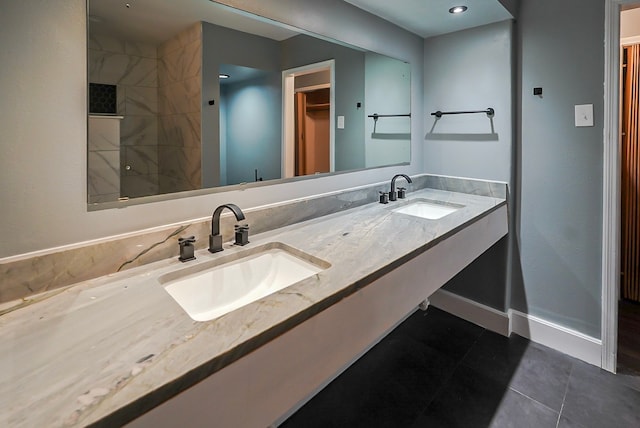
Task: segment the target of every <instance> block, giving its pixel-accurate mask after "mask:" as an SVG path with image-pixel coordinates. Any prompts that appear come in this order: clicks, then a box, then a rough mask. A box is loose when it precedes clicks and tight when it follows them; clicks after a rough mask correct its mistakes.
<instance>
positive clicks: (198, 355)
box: [0, 189, 506, 427]
mask: <svg viewBox="0 0 640 428" xmlns="http://www.w3.org/2000/svg"><path fill="white" fill-rule="evenodd" d="M407 196H408V197H407V199H406V200H404V201H398V202H391V203H389V204H388V205H382V204H378V203H372V204H368V205H365V206H362V207H358V208H354V209H350V210H346V211H343V212H340V213H336V214H331V215H327V216H324V217H320V218H316V219H313V220H309V221H306V222H303V223H298V224H294V225H291V226H287V227H284V228H281V229H277V230H273V231H269V232H265V233H261V234H258V235H255V236H251V237H250V241H251V242H250V244H249V245H247V246H246V247H235V246H233V245H230V243H226V244H225V245H224V247H225V251H224V252H222V253H217V254H210V253H209V252H207V251H206V250H203V251H197V252H196V257H197V260H195V261H192V262H188V263H187V264H182V263H180V262H179V261H178V260H177V259H171V260H163V261H160V262H155V263H152V264H149V265H146V266H141V267H139V268H135V269H131V270H128V271H125V272H120V273H117V274H113V275H107V276H104V277H101V278H97V279H94V280H89V281H84V282H81V283H78V284H76V285H73V286H71V287H67V288H65V289H61V290H58V291H56V292H51V293H49V294H48V295H46V296H43V297H42V298H41V299H39V300H38V301H36V302H35V303H33V304H31V305H28V306H26V307H23V308H21V309H17V310H15V311H12V312H9V313H6V314H4V315H2V316H0V343H1V344H2V346H1V347H0V366H1V367H2V370H1V371H0V402H1V403H2V409H3V411H2V412H1V413H0V426H11V427H33V426H84V425H90V424H95V425H98V426H116V425H120V424H123V423H126V422H128V421H130V420H132V419H134V418H135V417H137V416H139V415H140V414H142V413H144V412H145V411H147V410H149V409H151V408H153V407H155V406H157V405H159V404H161V403H162V402H164V401H165V400H167V399H169V398H170V397H172V396H174V395H176V394H177V393H179V392H180V391H183V390H185V389H187V388H188V387H190V386H191V385H193V384H195V383H196V382H198V381H200V380H202V379H204V378H206V377H207V376H209V375H211V374H213V373H215V372H216V371H218V370H220V369H221V368H223V367H224V366H226V365H228V364H230V363H232V362H233V361H235V360H237V359H239V358H241V357H242V356H243V355H246V354H247V353H248V352H251V351H252V350H254V349H256V348H258V347H259V346H261V345H263V344H265V343H267V342H269V341H270V340H272V339H273V338H274V337H277V336H278V335H280V334H282V333H283V332H284V331H287V330H289V329H291V328H293V327H294V326H296V325H298V324H299V323H301V322H303V321H305V320H306V319H309V318H310V317H312V316H313V315H315V314H317V313H319V312H320V311H322V310H324V309H326V308H327V307H329V306H331V305H332V304H334V303H335V302H337V301H339V300H341V299H343V298H344V297H346V296H348V295H349V294H351V293H353V292H355V291H357V290H358V289H360V288H362V287H364V286H366V285H367V284H369V283H371V282H372V281H374V280H375V279H377V278H379V277H381V276H382V275H384V274H385V273H387V272H390V271H391V270H392V269H394V268H396V267H398V266H400V265H402V264H403V263H405V262H406V261H408V260H410V259H412V258H414V257H416V256H417V255H419V254H421V253H423V252H424V251H426V250H428V249H429V248H431V247H432V246H434V245H436V244H437V243H438V242H440V241H442V240H443V239H446V238H447V237H448V236H451V235H452V234H454V233H456V232H457V231H459V230H461V229H462V228H464V227H465V226H466V225H468V224H470V223H472V222H474V221H475V220H477V219H479V218H481V217H482V216H484V215H487V214H488V213H490V212H492V211H493V210H495V209H497V208H498V207H500V206H502V205H504V204H506V201H505V200H504V199H501V198H493V197H486V196H475V195H469V194H463V193H455V192H448V191H442V190H434V189H423V190H418V191H415V192H411V193H409V194H408V195H407ZM416 198H425V199H431V200H437V201H443V202H451V203H455V204H460V205H464V207H463V208H460V209H459V210H457V211H455V212H454V213H452V214H449V215H447V216H446V217H443V218H441V219H439V220H426V219H423V218H418V217H414V216H409V215H405V214H398V213H393V212H392V210H393V209H395V208H398V207H399V206H400V205H401V204H406V203H407V202H408V201H411V200H413V199H416ZM249 220H250V218H249ZM197 238H198V239H207V237H200V236H199V237H197ZM270 242H280V243H283V244H286V245H289V246H291V247H294V248H296V249H299V250H301V251H303V252H305V253H308V254H310V255H312V256H315V257H317V258H320V259H322V260H324V261H326V262H328V263H330V264H331V267H329V268H328V269H326V270H324V271H322V272H320V273H319V274H318V275H315V276H313V277H311V278H307V279H306V280H303V281H301V282H298V283H296V284H295V285H293V286H291V287H288V288H286V289H284V290H282V291H279V292H277V293H275V294H272V295H270V296H268V297H265V298H263V299H261V300H259V301H257V302H254V303H251V304H249V305H246V306H244V307H242V308H239V309H237V310H235V311H233V312H231V313H229V314H227V315H224V316H222V317H220V318H218V319H215V320H212V321H207V322H197V321H193V320H192V319H191V318H190V317H189V316H188V315H187V314H186V313H185V312H184V311H183V310H182V308H181V307H180V306H179V305H178V304H177V303H176V302H175V301H174V300H173V299H172V298H171V297H170V296H169V294H168V293H167V292H166V291H165V290H164V288H163V287H162V285H161V284H160V283H159V282H158V280H157V278H158V277H159V276H160V275H162V274H164V273H167V272H171V271H175V270H176V269H182V268H185V267H188V266H193V265H195V264H198V263H206V262H208V261H210V260H212V259H214V258H220V257H225V256H232V255H233V254H238V255H239V256H240V255H241V253H242V252H244V251H247V250H249V249H250V248H255V247H258V246H260V245H263V244H266V243H270Z"/></svg>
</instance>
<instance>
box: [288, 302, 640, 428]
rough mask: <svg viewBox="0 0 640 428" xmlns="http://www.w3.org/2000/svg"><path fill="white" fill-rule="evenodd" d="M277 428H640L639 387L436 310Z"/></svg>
mask: <svg viewBox="0 0 640 428" xmlns="http://www.w3.org/2000/svg"><path fill="white" fill-rule="evenodd" d="M281 427H283V428H296V427H304V428H310V427H323V428H327V427H394V428H397V427H412V428H421V427H429V428H431V427H444V428H451V427H464V428H470V427H518V428H526V427H532V428H545V427H551V428H554V427H565V428H568V427H582V428H590V427H598V428H600V427H605V428H617V427H621V428H622V427H625V428H626V427H640V380H639V378H637V377H635V375H633V374H631V375H629V374H622V375H613V374H611V373H608V372H605V371H603V370H600V369H599V368H597V367H595V366H592V365H589V364H586V363H583V362H581V361H579V360H576V359H575V358H571V357H569V356H567V355H564V354H562V353H560V352H557V351H555V350H553V349H550V348H547V347H544V346H542V345H538V344H535V343H533V342H529V341H528V340H526V339H523V338H521V337H519V336H516V335H512V336H511V337H510V338H506V337H503V336H500V335H498V334H496V333H493V332H490V331H487V330H485V329H483V328H481V327H478V326H476V325H474V324H471V323H468V322H466V321H464V320H461V319H460V318H457V317H455V316H453V315H450V314H448V313H446V312H443V311H440V310H438V309H436V308H432V307H431V308H429V309H428V311H427V312H422V311H418V312H416V313H415V314H413V315H412V316H410V317H409V318H408V319H407V320H406V321H405V322H404V323H402V324H401V325H400V326H398V328H396V329H395V330H394V331H393V332H392V333H391V334H389V335H388V336H387V337H386V338H385V339H383V340H382V341H381V342H380V343H379V344H377V345H376V346H375V347H374V348H373V349H371V351H369V352H368V353H367V354H365V355H364V356H363V357H362V358H360V359H359V360H358V361H357V362H356V363H355V364H353V365H352V366H351V367H350V368H349V369H348V370H346V371H345V372H344V373H343V374H342V375H340V376H339V377H338V378H337V379H335V380H334V381H333V382H331V383H330V384H329V385H328V386H327V387H326V388H325V389H323V390H322V391H321V392H320V393H319V394H318V395H316V396H315V397H314V398H313V399H312V400H311V401H309V402H308V403H307V404H306V405H304V406H303V407H302V408H301V409H300V410H298V411H297V412H296V413H295V414H294V415H292V416H291V417H290V418H289V419H288V420H287V421H285V422H284V423H283V424H282V425H281Z"/></svg>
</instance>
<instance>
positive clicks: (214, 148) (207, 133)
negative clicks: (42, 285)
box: [202, 22, 282, 187]
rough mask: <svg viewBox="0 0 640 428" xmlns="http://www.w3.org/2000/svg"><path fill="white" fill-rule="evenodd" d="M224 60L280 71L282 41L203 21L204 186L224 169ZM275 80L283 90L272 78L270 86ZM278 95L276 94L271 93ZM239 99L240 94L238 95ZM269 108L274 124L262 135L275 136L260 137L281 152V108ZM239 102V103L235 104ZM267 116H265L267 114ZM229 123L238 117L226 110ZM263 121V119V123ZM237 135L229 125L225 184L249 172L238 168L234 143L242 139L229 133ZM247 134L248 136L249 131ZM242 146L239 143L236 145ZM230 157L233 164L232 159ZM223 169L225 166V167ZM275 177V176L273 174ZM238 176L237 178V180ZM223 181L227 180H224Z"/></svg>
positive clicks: (217, 178)
mask: <svg viewBox="0 0 640 428" xmlns="http://www.w3.org/2000/svg"><path fill="white" fill-rule="evenodd" d="M221 64H232V65H239V66H242V67H251V68H257V69H260V70H264V71H271V72H274V73H279V72H280V44H279V43H278V42H276V41H274V40H271V39H268V38H266V37H260V36H256V35H253V34H248V33H244V32H242V31H236V30H232V29H230V28H225V27H221V26H219V25H213V24H209V23H207V22H203V23H202V110H203V114H202V176H203V184H204V186H203V187H213V186H217V185H219V183H220V177H221V171H220V164H221V161H220V135H221V134H220V120H219V118H220V107H221V103H220V101H221V96H220V85H219V84H218V83H219V82H218V74H219V73H220V65H221ZM274 84H276V85H278V86H277V88H273V89H274V90H276V89H277V90H278V91H280V88H281V85H280V83H277V82H273V81H271V82H269V85H270V86H273V85H274ZM269 92H273V91H268V90H265V92H263V94H262V95H266V94H267V93H269ZM270 96H271V95H270ZM272 96H276V95H272ZM281 99H282V96H281V95H279V96H278V101H279V100H281ZM209 100H216V104H214V105H213V106H210V105H209V104H208V101H209ZM235 101H237V98H236V99H235ZM270 104H271V106H270V110H269V112H268V116H270V119H272V120H273V121H272V122H270V123H271V124H272V125H271V126H270V127H268V128H263V130H265V129H266V132H263V133H262V134H261V135H262V136H263V137H272V139H271V140H270V141H267V142H265V141H264V140H262V139H261V142H262V143H265V144H268V145H269V146H270V147H273V146H275V145H277V150H278V152H279V151H280V144H281V135H280V129H281V128H282V123H281V122H282V119H281V116H282V114H281V108H280V104H279V103H278V108H277V109H276V111H274V110H273V107H274V106H273V102H271V103H270ZM236 105H237V104H236ZM264 117H265V116H262V118H264ZM226 120H227V125H229V121H237V120H238V117H237V116H234V115H231V116H230V115H229V111H227V116H226ZM263 125H264V123H263ZM250 126H251V129H253V130H254V131H258V128H257V127H254V126H253V125H250ZM248 128H249V126H248V124H245V125H243V127H242V128H241V130H240V132H242V131H243V130H247V129H248ZM229 135H231V136H234V135H235V136H237V135H238V134H237V133H234V130H233V129H229V128H227V141H226V143H227V147H226V148H227V152H226V155H227V159H226V161H227V165H226V178H227V181H226V183H225V184H228V183H231V184H235V183H240V182H242V181H247V180H239V177H240V176H246V174H244V173H242V172H240V171H239V170H238V167H239V164H238V162H237V159H238V157H237V156H236V154H237V153H238V150H234V149H233V143H234V141H235V142H239V141H238V140H237V139H235V140H233V139H232V140H230V139H229V138H228V137H229ZM247 138H249V136H248V135H247ZM239 144H241V145H242V146H243V147H245V146H246V144H244V142H239ZM236 149H239V147H236ZM230 161H231V165H229V162H230ZM277 162H278V163H277V168H278V177H277V178H280V173H279V169H280V161H279V160H278V161H277ZM230 167H233V168H234V169H233V170H230V169H229V168H230ZM250 168H251V174H250V180H249V181H253V168H257V166H254V167H250ZM222 169H224V168H222ZM271 178H274V177H271ZM236 180H238V181H236ZM223 181H224V180H223Z"/></svg>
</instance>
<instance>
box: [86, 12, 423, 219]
mask: <svg viewBox="0 0 640 428" xmlns="http://www.w3.org/2000/svg"><path fill="white" fill-rule="evenodd" d="M176 8H177V9H176ZM88 24H89V25H88V28H89V30H88V55H87V58H88V82H89V100H88V110H89V112H88V113H89V122H88V145H87V157H88V168H87V180H88V184H87V192H88V203H89V206H90V208H100V207H104V208H110V207H112V206H113V204H112V203H113V202H114V201H126V200H131V199H134V198H136V199H138V200H137V201H136V203H140V202H143V201H145V199H144V198H145V197H150V196H153V195H169V194H171V195H174V196H184V193H180V194H177V193H178V192H189V191H195V190H200V189H219V188H221V187H223V186H234V185H240V184H242V185H245V184H247V183H248V184H247V185H249V186H251V183H256V182H257V185H261V184H263V183H264V182H270V183H271V182H277V181H274V180H283V179H284V180H291V179H296V178H297V177H300V176H309V177H316V176H318V175H326V174H331V173H337V172H344V171H353V170H362V169H367V168H375V167H381V166H388V165H406V164H409V163H410V161H411V118H410V117H409V116H408V115H409V114H410V112H411V71H410V64H408V63H407V62H404V61H400V60H396V59H393V58H390V57H388V56H384V55H380V54H378V53H375V52H371V51H367V50H364V49H359V48H356V47H353V46H348V45H345V44H343V43H339V42H336V41H331V40H328V39H326V38H320V37H318V36H314V35H310V34H309V33H307V32H305V31H303V30H299V29H295V28H293V27H290V26H284V25H282V24H278V23H275V22H274V21H267V20H266V19H264V18H258V17H255V16H251V15H249V14H248V13H246V12H242V13H239V12H238V11H236V10H235V9H232V8H229V7H227V6H223V5H220V4H217V3H212V2H202V1H197V0H188V1H182V2H179V4H178V2H170V1H158V0H154V1H151V0H137V1H136V2H135V3H130V7H126V6H124V5H123V4H120V3H117V2H113V1H109V0H89V1H88ZM374 114H379V115H390V116H391V117H385V118H379V119H377V120H374V119H373V118H372V117H371V116H372V115H374ZM394 115H398V116H397V117H394ZM188 194H189V193H187V195H188ZM141 198H142V199H141ZM149 200H156V199H154V198H152V199H149ZM125 203H126V202H125Z"/></svg>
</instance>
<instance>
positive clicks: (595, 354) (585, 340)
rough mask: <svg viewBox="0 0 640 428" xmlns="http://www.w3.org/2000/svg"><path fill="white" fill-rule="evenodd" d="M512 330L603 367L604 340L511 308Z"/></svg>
mask: <svg viewBox="0 0 640 428" xmlns="http://www.w3.org/2000/svg"><path fill="white" fill-rule="evenodd" d="M509 313H510V318H511V331H512V332H513V333H515V334H517V335H518V336H522V337H526V338H527V339H529V340H531V341H533V342H536V343H540V344H541V345H544V346H548V347H549V348H553V349H555V350H557V351H560V352H562V353H565V354H567V355H570V356H572V357H575V358H578V359H580V360H582V361H586V362H587V363H589V364H593V365H594V366H598V367H602V341H601V340H600V339H596V338H594V337H591V336H587V335H586V334H583V333H580V332H578V331H575V330H571V329H570V328H566V327H563V326H561V325H558V324H554V323H552V322H549V321H547V320H544V319H542V318H538V317H536V316H534V315H529V314H525V313H522V312H520V311H516V310H510V311H509Z"/></svg>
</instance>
